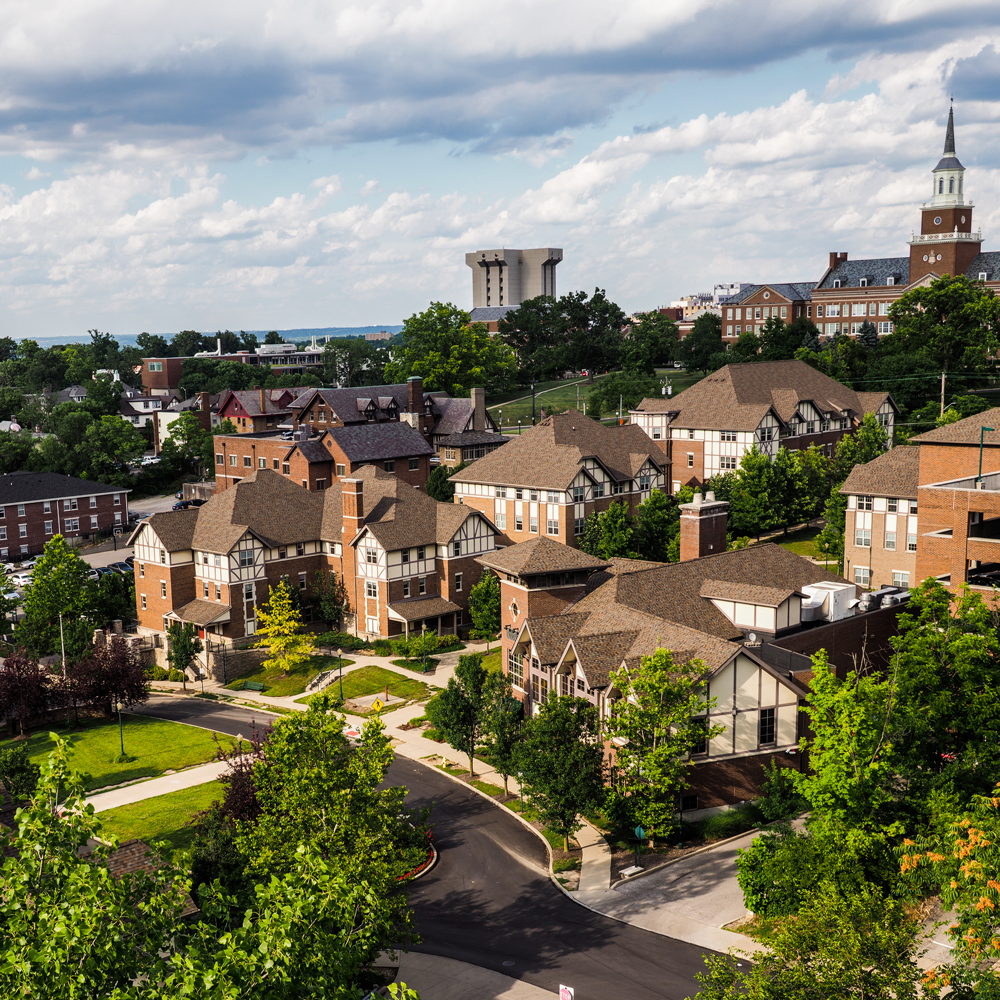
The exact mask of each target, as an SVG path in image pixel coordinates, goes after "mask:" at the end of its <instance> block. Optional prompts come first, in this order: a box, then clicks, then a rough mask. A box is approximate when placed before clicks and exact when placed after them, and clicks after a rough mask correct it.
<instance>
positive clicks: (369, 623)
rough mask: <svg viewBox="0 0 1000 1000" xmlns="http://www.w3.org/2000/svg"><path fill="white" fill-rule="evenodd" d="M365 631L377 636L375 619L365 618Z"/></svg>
mask: <svg viewBox="0 0 1000 1000" xmlns="http://www.w3.org/2000/svg"><path fill="white" fill-rule="evenodd" d="M365 630H366V631H368V632H370V633H371V634H372V635H378V633H379V627H378V619H377V618H365Z"/></svg>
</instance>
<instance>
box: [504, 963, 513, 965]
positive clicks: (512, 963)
mask: <svg viewBox="0 0 1000 1000" xmlns="http://www.w3.org/2000/svg"><path fill="white" fill-rule="evenodd" d="M503 964H504V965H513V964H514V963H513V962H504V963H503Z"/></svg>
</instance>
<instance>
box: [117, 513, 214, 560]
mask: <svg viewBox="0 0 1000 1000" xmlns="http://www.w3.org/2000/svg"><path fill="white" fill-rule="evenodd" d="M199 509H200V508H191V507H189V508H188V509H187V510H168V511H165V512H163V513H161V514H153V516H152V517H147V518H146V519H145V520H144V521H142V522H141V523H140V524H138V525H136V529H135V531H133V532H132V537H131V538H130V539H129V544H130V545H131V544H133V543H134V541H135V539H136V538H138V537H139V533H140V532H141V531H142V530H143V528H145V527H146V526H147V525H148V526H149V527H150V528H152V529H153V532H154V533H155V534H156V537H157V538H159V540H160V542H161V543H162V545H163V547H164V549H165V550H166V551H167V552H183V551H184V550H185V549H189V548H191V539H192V538H193V537H194V526H195V524H196V523H197V521H198V510H199Z"/></svg>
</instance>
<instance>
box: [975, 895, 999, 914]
mask: <svg viewBox="0 0 1000 1000" xmlns="http://www.w3.org/2000/svg"><path fill="white" fill-rule="evenodd" d="M976 909H977V910H978V911H979V912H980V913H982V912H983V911H984V910H995V909H996V906H994V904H993V900H992V899H990V897H989V896H980V897H979V902H978V903H976Z"/></svg>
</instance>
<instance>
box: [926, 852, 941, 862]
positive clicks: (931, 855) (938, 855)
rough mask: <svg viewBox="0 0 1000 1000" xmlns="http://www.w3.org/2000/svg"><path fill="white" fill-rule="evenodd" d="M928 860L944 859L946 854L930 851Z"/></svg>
mask: <svg viewBox="0 0 1000 1000" xmlns="http://www.w3.org/2000/svg"><path fill="white" fill-rule="evenodd" d="M927 860H928V861H944V855H943V854H931V853H928V855H927Z"/></svg>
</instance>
